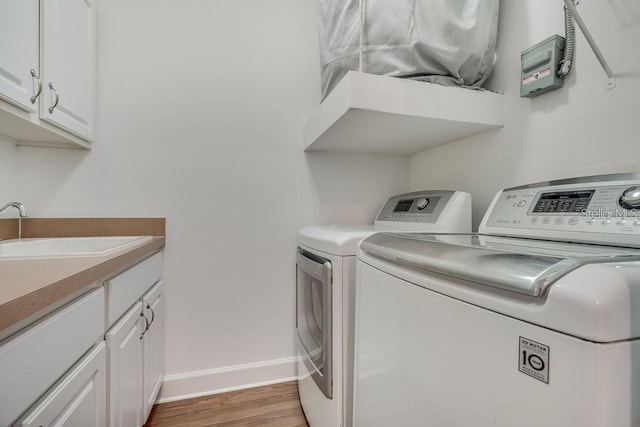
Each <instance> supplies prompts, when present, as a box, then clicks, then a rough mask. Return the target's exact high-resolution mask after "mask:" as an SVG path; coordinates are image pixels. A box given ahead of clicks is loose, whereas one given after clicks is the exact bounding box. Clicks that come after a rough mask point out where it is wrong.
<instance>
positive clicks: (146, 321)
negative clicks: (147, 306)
mask: <svg viewBox="0 0 640 427" xmlns="http://www.w3.org/2000/svg"><path fill="white" fill-rule="evenodd" d="M140 316H142V318H143V319H144V331H142V333H141V334H140V339H142V337H143V336H144V334H146V333H147V331H148V330H149V319H147V316H145V315H144V313H143V312H140Z"/></svg>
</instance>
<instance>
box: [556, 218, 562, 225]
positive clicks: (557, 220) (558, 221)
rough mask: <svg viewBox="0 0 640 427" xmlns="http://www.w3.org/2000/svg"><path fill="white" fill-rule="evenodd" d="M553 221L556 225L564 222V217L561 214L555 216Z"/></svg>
mask: <svg viewBox="0 0 640 427" xmlns="http://www.w3.org/2000/svg"><path fill="white" fill-rule="evenodd" d="M555 223H556V224H558V225H562V224H564V218H562V217H561V216H560V217H558V218H556V220H555Z"/></svg>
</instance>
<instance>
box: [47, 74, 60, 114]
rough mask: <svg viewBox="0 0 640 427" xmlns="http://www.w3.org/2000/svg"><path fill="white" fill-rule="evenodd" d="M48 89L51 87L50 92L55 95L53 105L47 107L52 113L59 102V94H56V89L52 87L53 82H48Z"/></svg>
mask: <svg viewBox="0 0 640 427" xmlns="http://www.w3.org/2000/svg"><path fill="white" fill-rule="evenodd" d="M49 89H51V92H53V95H54V96H55V101H54V102H53V105H52V106H51V107H49V114H53V110H54V109H55V108H56V107H57V106H58V102H60V95H58V91H57V90H56V89H55V88H54V87H53V82H49Z"/></svg>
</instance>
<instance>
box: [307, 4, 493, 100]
mask: <svg viewBox="0 0 640 427" xmlns="http://www.w3.org/2000/svg"><path fill="white" fill-rule="evenodd" d="M498 11H499V0H320V28H319V39H320V62H321V67H322V69H321V77H322V99H324V98H325V97H326V96H327V95H328V94H329V92H330V91H331V90H332V89H333V88H334V87H335V85H336V84H338V82H339V81H340V80H341V79H342V77H343V76H344V75H345V74H346V73H347V72H348V71H351V70H354V71H362V72H365V73H371V74H379V75H385V76H394V77H407V78H415V79H419V80H424V81H430V82H435V83H440V84H445V85H458V86H474V87H479V86H480V85H482V83H484V81H485V80H486V79H487V77H488V76H489V74H490V73H491V70H492V68H493V64H494V62H495V48H496V37H497V30H498Z"/></svg>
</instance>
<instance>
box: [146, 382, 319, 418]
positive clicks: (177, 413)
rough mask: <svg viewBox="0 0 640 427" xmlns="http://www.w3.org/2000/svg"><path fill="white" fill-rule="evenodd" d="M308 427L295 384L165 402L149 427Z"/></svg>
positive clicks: (156, 407) (155, 407) (151, 415)
mask: <svg viewBox="0 0 640 427" xmlns="http://www.w3.org/2000/svg"><path fill="white" fill-rule="evenodd" d="M167 426H184V427H203V426H238V427H239V426H267V427H268V426H271V427H276V426H277V427H308V426H309V425H308V424H307V420H306V419H305V417H304V413H303V412H302V407H301V406H300V398H299V396H298V384H297V383H296V382H295V381H292V382H288V383H282V384H274V385H269V386H264V387H257V388H252V389H247V390H239V391H232V392H229V393H222V394H214V395H211V396H204V397H197V398H194V399H187V400H180V401H176V402H168V403H161V404H159V405H155V406H154V407H153V409H152V410H151V414H150V415H149V419H148V421H147V423H146V424H145V427H167Z"/></svg>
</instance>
